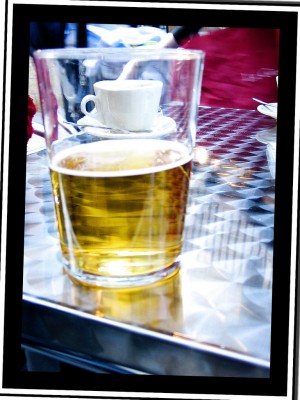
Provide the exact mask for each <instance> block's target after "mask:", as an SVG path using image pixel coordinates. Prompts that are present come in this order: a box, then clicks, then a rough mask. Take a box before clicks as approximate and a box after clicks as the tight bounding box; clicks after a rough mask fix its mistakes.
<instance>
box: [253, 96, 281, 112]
mask: <svg viewBox="0 0 300 400" xmlns="http://www.w3.org/2000/svg"><path fill="white" fill-rule="evenodd" d="M252 100H254V101H256V102H257V103H260V104H263V105H264V106H265V107H266V108H268V109H269V110H270V111H271V112H275V110H276V106H275V105H273V104H270V103H267V102H265V101H263V100H259V99H256V98H255V97H252Z"/></svg>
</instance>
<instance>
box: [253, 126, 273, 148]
mask: <svg viewBox="0 0 300 400" xmlns="http://www.w3.org/2000/svg"><path fill="white" fill-rule="evenodd" d="M256 139H257V140H258V141H259V142H261V143H264V144H274V143H276V139H277V126H274V128H272V129H268V130H264V131H260V132H258V133H257V134H256Z"/></svg>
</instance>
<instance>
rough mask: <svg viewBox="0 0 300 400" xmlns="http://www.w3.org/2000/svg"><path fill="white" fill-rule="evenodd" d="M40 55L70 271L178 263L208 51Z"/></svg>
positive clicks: (104, 282) (142, 269)
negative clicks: (205, 59) (205, 53)
mask: <svg viewBox="0 0 300 400" xmlns="http://www.w3.org/2000/svg"><path fill="white" fill-rule="evenodd" d="M34 61H35V66H36V71H37V78H38V85H39V93H40V100H41V108H42V114H43V122H44V128H45V140H46V147H47V157H48V162H49V169H50V176H51V183H52V190H53V198H54V205H55V212H56V219H57V226H58V232H59V240H60V244H61V252H62V259H63V268H64V270H65V272H66V273H67V274H68V275H69V277H70V278H71V279H72V280H73V281H74V282H75V283H79V284H80V283H81V284H83V285H88V286H98V287H118V288H122V287H135V286H143V285H148V284H151V283H153V282H156V281H158V280H161V279H163V278H165V277H167V276H170V275H171V274H174V273H175V272H177V270H178V268H179V267H180V262H179V256H180V252H181V247H182V241H183V230H184V218H185V211H186V205H187V199H188V189H189V179H190V173H191V165H192V155H193V146H194V141H195V134H196V116H197V107H198V104H199V99H200V92H201V80H202V71H203V63H204V54H203V53H202V52H201V51H190V50H182V49H176V50H173V49H150V48H134V49H132V48H130V49H128V48H121V49H116V48H106V49H102V48H97V49H92V48H90V49H84V48H80V49H79V48H67V49H54V50H39V51H37V52H35V54H34ZM102 81H105V83H103V84H102ZM137 81H138V82H137ZM152 81H153V82H152ZM141 88H142V89H141ZM133 120H136V121H138V124H134V123H131V122H133ZM112 121H113V122H112ZM145 121H147V122H145ZM142 122H145V124H144V125H143V124H142Z"/></svg>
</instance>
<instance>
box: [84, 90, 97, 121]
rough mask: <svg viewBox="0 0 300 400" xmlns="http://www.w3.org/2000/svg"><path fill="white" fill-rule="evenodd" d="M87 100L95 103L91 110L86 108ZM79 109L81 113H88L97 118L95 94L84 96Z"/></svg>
mask: <svg viewBox="0 0 300 400" xmlns="http://www.w3.org/2000/svg"><path fill="white" fill-rule="evenodd" d="M89 101H92V102H93V103H94V105H95V108H94V109H93V110H92V111H91V112H89V111H87V109H86V105H87V103H88V102H89ZM80 109H81V112H82V113H83V114H85V115H89V116H90V117H93V118H97V115H98V111H97V108H96V96H94V95H93V94H88V95H87V96H84V98H83V99H82V100H81V104H80ZM95 110H96V112H95Z"/></svg>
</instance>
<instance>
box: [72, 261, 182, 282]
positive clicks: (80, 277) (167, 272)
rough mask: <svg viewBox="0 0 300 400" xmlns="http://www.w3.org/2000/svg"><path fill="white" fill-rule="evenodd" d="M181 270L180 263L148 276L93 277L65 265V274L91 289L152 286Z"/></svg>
mask: <svg viewBox="0 0 300 400" xmlns="http://www.w3.org/2000/svg"><path fill="white" fill-rule="evenodd" d="M178 269H179V262H175V263H174V264H172V265H170V266H168V267H166V268H164V269H162V270H159V271H155V272H153V273H151V274H147V275H135V276H126V277H124V276H122V277H120V276H106V275H93V274H89V273H86V272H84V271H80V273H76V272H75V273H74V272H73V271H72V270H71V267H70V266H69V265H64V272H65V273H66V274H67V275H68V277H69V278H70V279H71V280H72V281H73V282H74V283H76V284H81V285H84V286H89V287H103V288H131V287H139V286H147V285H151V284H153V283H155V282H159V281H161V280H164V279H166V278H168V277H170V276H171V275H173V274H175V273H176V272H177V271H178Z"/></svg>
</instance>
